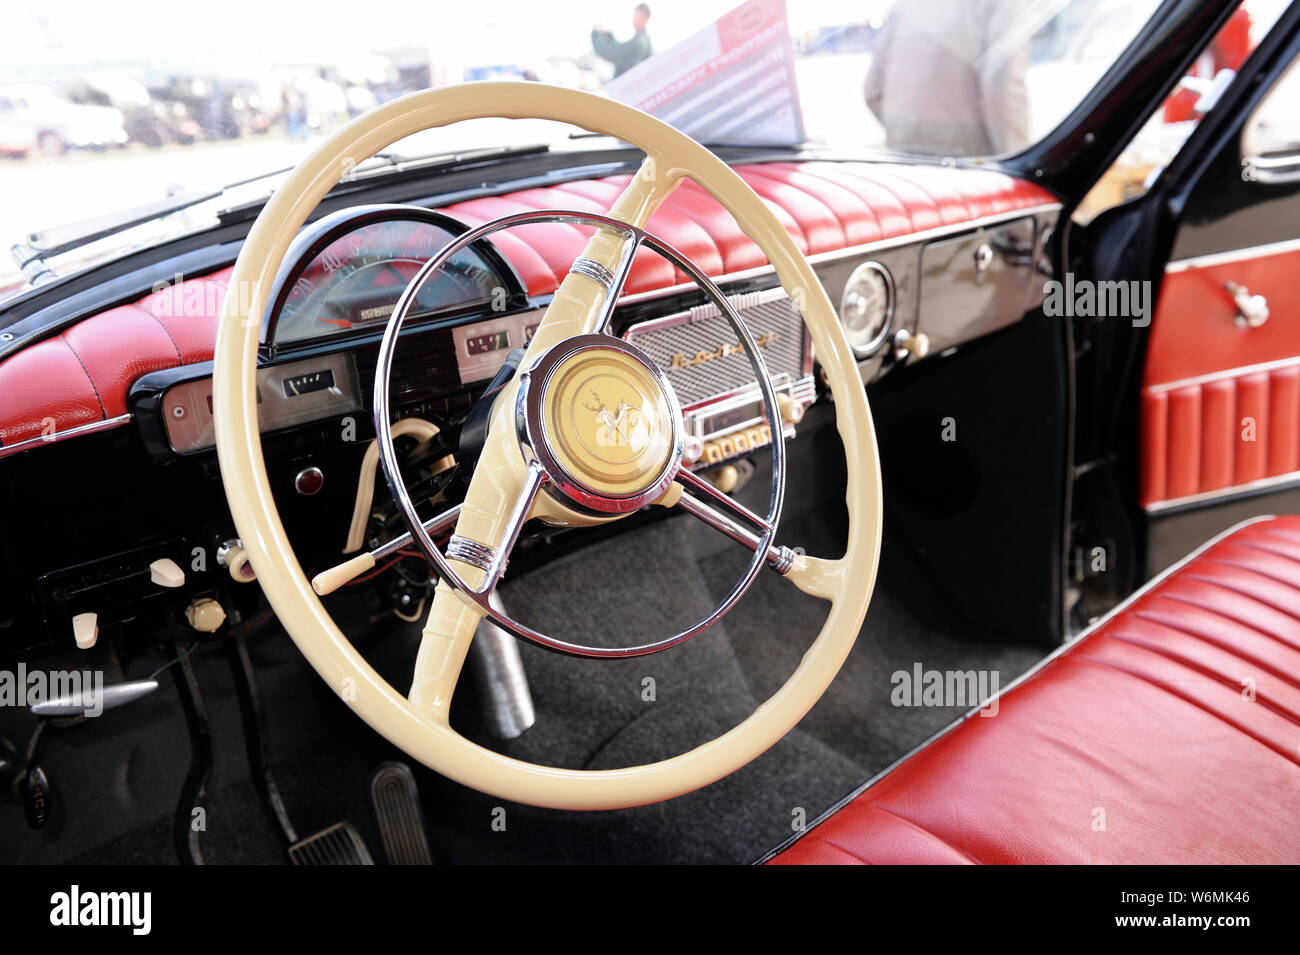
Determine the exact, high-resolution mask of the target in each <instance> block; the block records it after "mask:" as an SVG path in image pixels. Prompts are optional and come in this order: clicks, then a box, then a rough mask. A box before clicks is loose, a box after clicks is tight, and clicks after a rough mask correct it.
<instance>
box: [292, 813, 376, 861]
mask: <svg viewBox="0 0 1300 955" xmlns="http://www.w3.org/2000/svg"><path fill="white" fill-rule="evenodd" d="M289 861H290V862H292V863H293V864H294V865H374V864H375V860H374V859H372V858H370V850H369V849H367V848H366V844H365V843H364V842H362V841H361V836H359V835H357V831H356V830H355V829H353V828H352V823H350V822H336V823H335V824H334V825H332V826H330V827H329V828H327V829H322V830H321V831H320V832H318V833H316V834H315V835H312V836H308V837H307V838H306V839H299V840H298V841H297V842H295V843H294V844H293V845H291V846H290V847H289Z"/></svg>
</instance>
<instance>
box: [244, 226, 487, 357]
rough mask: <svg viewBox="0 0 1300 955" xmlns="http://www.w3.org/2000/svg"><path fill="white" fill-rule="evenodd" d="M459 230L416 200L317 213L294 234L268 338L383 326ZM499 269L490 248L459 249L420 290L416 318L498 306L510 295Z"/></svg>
mask: <svg viewBox="0 0 1300 955" xmlns="http://www.w3.org/2000/svg"><path fill="white" fill-rule="evenodd" d="M459 229H460V227H459V224H458V223H455V222H454V221H452V220H449V219H447V218H446V217H444V216H441V215H440V214H438V213H434V212H430V211H428V210H426V209H420V208H418V207H413V206H368V207H364V208H362V209H349V210H344V211H343V212H340V213H335V214H334V215H332V216H328V217H326V218H324V219H322V220H320V221H319V222H317V223H315V224H314V225H313V226H312V227H311V228H310V229H308V230H307V231H306V232H304V233H303V235H301V236H299V238H298V240H296V241H295V245H296V246H297V249H296V251H297V255H292V254H291V256H290V257H289V259H288V260H289V261H291V262H292V263H293V264H292V265H290V267H289V268H287V269H285V270H284V271H283V272H282V274H281V276H280V277H279V278H278V279H277V292H276V295H275V296H274V297H273V298H272V302H273V303H274V304H273V307H272V311H271V313H270V319H269V322H270V326H271V327H270V328H269V329H268V333H269V335H270V337H271V339H272V340H273V341H274V342H276V343H277V344H285V343H292V342H302V341H307V340H312V339H317V338H322V337H326V336H331V335H337V334H340V333H343V332H347V331H352V330H356V329H365V328H366V327H367V326H375V325H377V326H381V327H382V325H383V324H384V323H385V322H387V321H388V317H389V316H390V315H391V314H392V312H393V309H394V307H395V306H396V305H397V300H398V298H399V297H400V296H401V294H402V292H403V290H405V288H406V286H407V285H408V284H409V283H410V281H411V279H412V278H414V277H415V274H416V272H418V271H419V269H420V267H421V266H423V265H424V263H425V262H427V261H428V260H429V259H430V258H431V257H432V256H433V255H434V254H436V253H437V252H438V250H439V249H441V248H442V247H443V246H445V245H446V244H447V243H448V242H450V241H451V240H452V238H453V237H454V235H455V232H456V231H459ZM453 230H455V231H453ZM293 251H295V250H291V252H293ZM502 271H503V270H502V269H501V268H500V264H499V263H498V262H494V261H490V253H489V254H485V253H484V252H483V251H481V250H479V249H476V248H468V249H465V250H463V251H461V252H459V253H457V254H456V255H455V256H453V257H452V259H451V260H450V261H449V262H448V263H447V264H446V265H445V266H444V267H443V268H442V270H441V272H440V274H439V275H437V276H435V277H434V278H433V279H432V280H431V281H429V282H427V283H426V284H425V285H424V287H423V288H422V289H421V290H420V294H419V297H418V298H417V300H416V304H415V308H414V310H413V313H412V315H413V317H414V318H416V319H419V318H421V317H428V316H430V315H448V314H455V313H457V312H459V311H462V310H470V309H474V310H479V309H482V308H483V307H485V306H487V305H490V304H491V305H496V306H497V307H498V308H499V307H500V306H501V304H502V302H501V300H502V297H503V296H504V295H505V294H506V287H505V282H504V280H503V278H502Z"/></svg>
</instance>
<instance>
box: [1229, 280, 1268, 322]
mask: <svg viewBox="0 0 1300 955" xmlns="http://www.w3.org/2000/svg"><path fill="white" fill-rule="evenodd" d="M1224 288H1226V289H1227V290H1228V294H1229V295H1231V296H1232V303H1233V304H1234V305H1236V306H1237V315H1236V317H1235V318H1234V319H1233V320H1232V321H1233V324H1235V325H1236V326H1237V327H1238V328H1259V326H1261V325H1263V324H1264V323H1265V322H1267V321H1268V299H1266V298H1264V296H1262V295H1251V294H1250V289H1248V288H1246V286H1244V285H1238V284H1237V283H1236V282H1227V283H1225V284H1224Z"/></svg>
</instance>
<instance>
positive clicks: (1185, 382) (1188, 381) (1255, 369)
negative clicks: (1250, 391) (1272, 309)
mask: <svg viewBox="0 0 1300 955" xmlns="http://www.w3.org/2000/svg"><path fill="white" fill-rule="evenodd" d="M1293 365H1300V355H1295V356H1292V357H1291V358H1279V359H1277V360H1276V361H1264V362H1260V363H1259V364H1258V365H1242V366H1241V367H1239V368H1225V369H1224V370H1223V371H1211V372H1207V373H1206V374H1204V375H1194V376H1192V377H1191V378H1180V379H1178V380H1177V381H1168V382H1163V383H1162V384H1159V385H1149V386H1148V387H1147V389H1146V390H1147V391H1148V392H1150V393H1153V394H1155V393H1164V392H1166V391H1177V390H1178V389H1179V388H1190V387H1192V386H1193V385H1205V384H1209V383H1210V382H1212V381H1223V380H1225V379H1227V378H1241V377H1243V376H1245V375H1255V374H1258V373H1259V372H1261V371H1276V370H1277V369H1279V368H1290V367H1292V366H1293Z"/></svg>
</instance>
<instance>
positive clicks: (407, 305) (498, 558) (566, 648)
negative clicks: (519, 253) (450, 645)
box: [374, 210, 794, 660]
mask: <svg viewBox="0 0 1300 955" xmlns="http://www.w3.org/2000/svg"><path fill="white" fill-rule="evenodd" d="M540 222H561V223H566V224H569V225H584V226H596V227H598V228H604V229H608V230H611V231H614V232H618V233H621V234H623V235H624V236H625V237H626V238H627V239H629V240H630V241H628V242H627V243H626V245H625V248H624V254H623V255H624V258H623V261H622V262H621V263H620V268H626V267H629V266H630V264H631V260H632V257H633V256H635V254H636V251H637V250H638V249H639V248H640V247H641V246H643V245H644V246H646V247H647V248H649V249H651V250H653V251H654V252H656V253H658V254H659V255H660V256H662V257H663V258H665V259H667V260H668V261H669V262H670V263H672V264H673V265H674V266H676V267H677V268H678V269H680V270H681V271H682V272H683V273H685V274H686V275H687V276H688V277H689V278H690V279H691V280H692V281H693V282H694V283H695V284H696V285H697V286H699V287H700V289H701V290H702V291H703V292H704V293H705V295H706V296H707V297H708V299H709V301H710V302H712V304H713V305H715V306H716V307H717V308H718V310H719V312H720V313H721V314H722V315H723V316H724V317H725V318H726V319H727V323H728V324H729V325H730V326H731V328H732V330H733V331H734V332H735V333H736V337H737V340H738V341H740V342H741V343H742V345H743V347H744V350H745V354H746V355H747V356H748V358H749V363H750V367H751V368H752V369H753V371H754V377H755V380H756V382H757V384H758V387H759V392H760V394H761V396H762V399H763V405H764V409H765V411H766V413H767V418H768V420H769V422H771V428H772V443H771V455H772V487H771V494H770V496H769V501H768V512H767V515H766V517H765V518H762V519H761V526H762V530H761V531H760V532H758V533H756V534H755V533H752V532H749V531H747V530H746V529H745V528H743V527H742V526H740V525H739V524H738V523H735V522H733V521H730V520H729V519H724V520H723V521H720V522H717V523H715V521H716V520H717V519H716V518H713V517H710V516H706V515H705V514H702V513H699V512H698V511H697V512H696V514H697V516H699V517H701V518H702V519H704V520H705V521H706V522H707V523H713V525H714V526H715V527H716V528H717V529H718V530H720V531H722V532H723V533H724V534H726V535H727V536H729V537H731V538H732V539H733V540H736V541H740V542H742V543H745V544H746V546H753V550H754V554H753V557H752V559H751V560H750V562H749V565H748V566H747V567H746V569H745V572H744V574H742V575H741V577H740V579H739V580H737V581H736V583H735V585H734V586H733V587H732V588H731V590H730V591H729V592H728V593H727V595H726V596H725V597H724V598H723V599H722V600H721V601H719V603H718V604H717V605H716V606H715V607H714V608H713V610H712V611H711V612H710V613H708V614H707V615H705V616H704V617H702V618H700V619H699V620H698V621H696V622H695V623H694V624H693V625H691V626H690V627H688V628H686V629H685V630H682V631H681V632H679V633H677V634H674V635H673V636H670V637H666V638H664V639H663V640H658V641H654V642H652V643H646V644H641V645H638V646H633V647H592V646H586V645H584V644H577V643H570V642H568V641H565V640H559V639H556V638H555V637H551V636H549V635H547V634H544V633H541V632H539V631H537V630H534V629H533V628H531V627H529V626H527V625H525V624H523V623H520V622H519V621H517V620H515V619H514V618H513V617H511V616H510V615H509V614H506V613H503V612H502V611H500V610H498V609H497V608H496V607H494V606H492V605H491V603H490V602H489V600H490V596H491V593H492V591H493V589H494V588H495V587H496V584H497V582H498V580H499V579H500V576H501V574H502V572H503V571H504V567H505V563H506V558H507V555H508V554H509V551H510V550H511V548H512V547H513V545H514V540H513V539H511V540H506V541H502V542H501V544H500V545H499V546H498V547H497V548H496V550H495V552H494V553H492V554H491V555H481V557H482V562H481V563H476V564H475V566H479V567H480V568H481V569H483V570H484V571H485V576H484V582H483V584H482V586H481V587H473V586H471V585H470V584H469V583H467V582H466V581H465V580H464V579H463V578H462V577H461V576H460V575H459V574H458V573H457V572H456V570H455V569H454V568H453V567H452V566H451V564H450V563H449V561H448V559H447V557H446V556H444V554H443V553H442V552H441V551H440V550H439V549H438V547H437V545H436V544H435V543H434V541H433V538H432V535H431V534H430V533H429V530H428V529H427V526H426V524H425V523H424V522H423V521H422V520H421V519H420V517H419V514H418V513H417V511H416V509H415V504H414V502H413V501H412V500H411V496H410V493H409V491H408V490H407V488H406V485H405V484H404V483H403V481H402V479H401V471H400V468H399V464H398V460H397V450H396V447H395V445H394V442H393V436H392V434H391V432H390V430H389V423H390V422H391V420H392V413H391V410H390V402H389V394H388V392H389V385H390V381H391V373H392V364H393V355H394V353H395V351H396V348H397V343H398V340H399V338H400V335H401V330H402V325H403V324H404V323H405V321H406V319H407V316H408V315H409V313H410V311H411V309H412V308H413V307H414V305H415V302H416V300H417V298H418V296H419V294H420V292H421V291H422V290H423V288H424V286H425V284H427V282H428V281H429V279H430V278H431V277H432V276H433V275H434V274H435V273H437V272H438V271H439V270H440V269H442V268H443V267H444V266H445V265H446V264H447V263H448V262H449V261H450V260H451V258H452V257H453V256H455V255H456V254H457V253H459V252H461V251H462V250H464V249H466V248H468V247H469V246H471V245H473V244H474V243H476V242H479V241H481V240H483V239H485V238H487V237H488V236H490V235H492V234H493V233H495V232H499V231H501V230H502V229H507V228H510V227H512V226H518V225H526V224H530V223H540ZM583 274H587V273H585V272H584V273H583ZM605 296H606V297H605V300H604V301H603V302H602V305H601V313H600V320H599V332H600V333H603V332H604V330H605V329H606V328H607V327H608V326H609V323H610V320H611V319H612V317H613V312H614V306H615V304H616V301H615V296H613V295H611V294H609V287H608V286H607V287H606V292H605ZM591 338H601V339H603V340H604V341H605V342H606V343H607V344H613V343H616V344H617V346H619V348H620V350H624V351H629V352H634V353H636V355H637V360H638V361H643V362H645V363H646V364H647V369H648V370H650V369H652V370H653V371H654V372H655V373H656V374H657V375H658V377H659V378H660V379H662V386H663V387H664V388H665V393H666V394H667V395H668V398H669V402H670V404H671V406H672V408H673V409H674V413H676V414H677V415H678V418H677V420H676V421H675V422H674V423H673V435H674V442H675V448H674V451H673V458H672V460H673V466H672V467H669V468H666V471H665V473H666V474H667V475H668V479H667V480H663V481H662V485H663V488H664V489H666V488H667V487H668V486H669V485H670V484H671V483H672V480H673V479H680V480H681V482H682V484H683V487H684V489H685V490H684V491H683V494H682V496H681V501H682V502H687V501H690V500H693V498H692V497H691V494H692V492H693V491H694V492H696V493H698V492H699V491H701V490H702V489H703V488H702V485H705V482H703V481H702V480H701V479H699V478H697V477H695V476H694V475H692V474H691V472H690V471H689V470H688V469H687V468H686V467H685V466H684V465H683V464H682V463H681V428H682V423H681V420H680V408H679V407H678V405H677V402H676V399H675V397H674V396H673V393H672V388H671V385H670V384H669V383H668V381H667V379H666V377H664V376H663V373H662V371H661V370H660V369H658V368H657V367H655V366H654V364H653V362H652V361H650V360H649V359H648V356H643V355H641V354H640V352H639V350H638V349H633V348H632V346H630V345H629V344H628V343H627V342H625V341H623V340H622V339H616V338H612V337H610V336H607V335H604V334H597V335H584V336H576V338H570V339H567V340H565V341H562V342H560V343H559V344H558V345H556V346H555V347H554V348H552V349H549V350H548V351H547V352H546V353H544V354H543V355H542V356H540V357H539V359H538V360H537V361H536V362H535V363H533V365H532V366H531V367H530V368H529V369H526V370H525V371H524V374H526V375H531V374H533V373H534V372H536V371H538V370H539V369H541V368H542V366H543V365H545V364H547V362H548V359H551V358H552V355H553V354H555V353H557V352H560V351H565V352H566V353H567V352H571V351H572V350H573V349H572V345H573V343H574V342H575V341H578V340H579V339H591ZM554 363H558V359H555V360H554ZM522 377H523V376H522V375H521V379H522ZM520 385H521V387H520V389H519V394H520V401H521V402H522V401H523V400H524V396H525V395H526V393H528V392H529V391H530V390H532V389H530V388H527V387H524V385H525V382H524V381H523V380H521V383H520ZM521 416H522V419H521ZM527 417H528V414H527V408H526V407H524V406H523V405H522V404H519V405H517V406H516V409H515V420H516V426H517V428H518V429H519V430H520V432H521V447H520V451H521V453H523V454H524V455H525V458H526V460H529V459H530V456H531V459H530V460H529V464H528V473H529V483H528V486H527V487H526V488H525V492H524V493H523V494H521V495H520V498H519V499H518V500H517V501H516V502H514V505H513V507H514V508H515V510H516V511H519V510H520V509H521V508H524V509H526V506H527V505H528V504H529V503H531V500H532V495H533V494H535V493H537V492H539V491H546V492H548V493H553V494H560V495H563V497H564V498H568V499H569V501H566V503H570V502H572V501H576V503H579V504H582V503H583V502H582V501H581V500H580V498H581V495H579V496H578V498H572V497H571V493H572V492H573V491H574V488H573V487H572V486H564V485H563V484H561V483H560V482H557V481H555V480H554V479H553V478H552V475H551V472H550V471H549V470H548V464H549V462H546V461H543V460H542V458H541V457H540V456H538V455H536V453H535V449H536V446H537V443H539V438H540V439H541V443H545V439H544V438H541V435H540V433H539V432H537V431H532V432H530V431H529V426H528V421H527ZM374 422H375V438H376V443H377V445H378V447H379V460H380V464H381V465H382V467H383V471H384V478H385V480H386V481H387V482H388V487H389V489H390V491H391V492H392V494H393V500H394V501H395V502H396V503H397V506H398V510H399V511H400V512H401V515H402V520H403V521H404V522H405V523H406V526H407V529H408V530H409V531H410V533H411V536H412V537H413V538H414V539H415V540H416V542H417V543H419V545H420V549H421V550H422V551H423V552H424V555H425V557H426V559H427V560H428V561H429V563H430V564H431V565H432V566H433V567H434V568H435V569H436V570H437V572H438V574H439V576H440V577H442V579H443V580H445V581H446V582H447V583H449V584H450V585H451V586H453V587H454V588H455V589H456V590H457V591H459V592H460V593H461V594H462V595H463V596H464V597H465V598H467V599H469V600H471V601H473V602H474V603H475V604H476V605H477V606H478V607H479V608H480V609H481V610H482V611H483V613H484V615H485V616H487V617H490V618H491V619H492V620H493V621H495V622H496V623H497V624H498V625H499V626H500V627H501V628H502V629H504V630H506V631H507V632H509V633H511V634H514V635H515V636H516V637H520V638H522V639H524V640H529V641H531V642H532V643H535V644H537V645H538V646H541V647H544V648H546V649H548V650H553V651H556V652H559V653H566V654H569V655H571V656H578V657H587V658H594V659H615V660H616V659H625V658H629V657H636V656H644V655H646V654H649V653H657V652H659V651H662V650H667V649H669V648H670V647H674V646H677V645H678V644H680V643H685V642H686V641H687V640H689V639H691V638H692V637H695V636H698V635H699V634H700V633H702V632H703V631H705V630H707V629H708V628H709V627H711V626H712V625H713V624H714V623H716V622H717V621H718V620H720V619H721V618H722V617H723V616H725V615H726V614H727V613H728V612H729V611H730V610H731V609H732V608H733V607H734V606H735V605H736V603H737V602H739V600H740V598H741V597H742V596H744V594H745V592H746V591H747V590H749V588H750V586H752V585H753V583H754V580H755V579H756V578H757V577H758V573H759V571H760V570H762V568H763V565H764V564H765V563H768V564H771V565H772V566H773V568H774V569H776V570H777V572H778V573H785V572H786V571H788V570H789V568H790V566H791V564H792V562H793V557H794V554H793V552H792V551H790V550H789V549H788V548H785V547H782V548H776V547H775V546H774V545H773V539H774V537H775V534H776V528H777V524H778V522H779V521H780V517H781V505H782V503H783V500H784V497H785V441H784V434H783V432H782V426H781V413H780V406H779V405H778V403H777V400H776V391H775V389H774V388H773V387H772V380H771V378H770V377H769V376H768V373H767V367H766V365H765V364H764V363H763V357H762V354H761V353H760V350H759V347H758V345H757V343H756V342H755V340H754V337H753V335H751V334H750V331H749V329H748V327H746V325H745V323H744V321H742V320H741V318H740V315H739V314H738V313H737V312H736V310H735V308H734V307H733V306H732V304H731V303H730V302H729V301H728V300H727V297H726V296H725V295H724V294H723V293H722V291H721V289H719V288H718V287H717V285H716V284H715V283H714V282H713V280H712V279H710V278H709V277H708V276H707V275H706V274H705V273H704V272H703V271H701V270H700V268H699V267H698V266H696V265H695V263H693V262H692V261H691V260H690V259H688V258H686V256H684V255H682V253H680V252H678V251H677V250H676V249H674V248H673V247H672V246H670V245H668V244H667V243H665V242H662V241H660V240H659V239H656V238H655V237H654V236H652V235H650V234H649V233H647V232H645V231H644V230H642V229H638V228H636V227H635V226H631V225H628V224H627V223H625V222H623V221H621V220H619V219H614V218H611V217H609V216H603V215H597V214H595V213H586V212H569V211H563V210H537V211H533V212H524V213H518V214H515V215H510V216H504V217H502V218H499V219H494V220H492V221H490V222H486V223H484V224H482V225H480V226H477V227H475V228H473V229H469V230H467V231H466V232H463V233H462V234H461V235H459V236H457V237H456V238H455V239H454V240H452V241H451V242H450V243H448V244H447V245H446V246H444V247H443V248H442V249H441V250H440V251H439V252H437V253H436V254H435V255H434V256H433V257H432V258H430V259H429V260H428V261H427V262H425V263H424V265H423V266H421V268H420V270H419V271H418V272H417V273H416V274H415V276H414V277H413V278H412V279H411V281H410V282H409V283H408V284H407V286H406V288H405V290H404V291H403V292H402V295H401V297H400V298H399V299H398V301H397V305H396V307H395V308H394V309H393V311H392V314H391V315H390V316H389V318H388V324H387V326H386V327H385V329H384V337H383V340H382V341H381V343H380V347H379V357H378V361H377V364H376V369H375V387H374ZM538 424H539V425H540V421H539V422H538ZM525 439H526V440H525ZM530 445H531V446H532V450H531V451H530ZM658 483H659V482H656V485H657V484H658ZM709 487H711V486H709ZM714 493H718V492H714ZM591 503H592V502H590V501H589V502H588V504H587V506H588V507H590V504H591ZM647 503H648V501H647ZM637 506H638V507H639V506H641V505H640V504H638V505H637ZM591 509H592V510H597V511H599V508H591ZM687 509H689V507H688V508H687ZM631 510H632V508H629V509H628V510H627V511H620V510H617V509H609V508H606V509H605V510H604V511H599V512H601V513H605V514H610V515H618V514H621V513H630V511H631ZM434 523H436V522H430V524H434ZM521 523H522V521H520V522H512V524H513V526H515V527H518V526H519V524H521ZM484 564H486V566H484Z"/></svg>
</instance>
